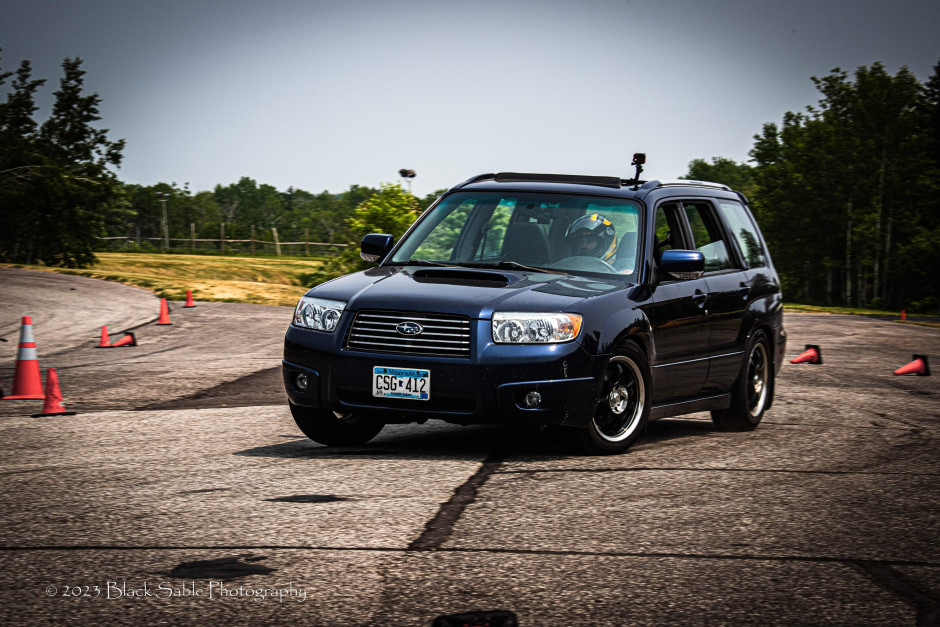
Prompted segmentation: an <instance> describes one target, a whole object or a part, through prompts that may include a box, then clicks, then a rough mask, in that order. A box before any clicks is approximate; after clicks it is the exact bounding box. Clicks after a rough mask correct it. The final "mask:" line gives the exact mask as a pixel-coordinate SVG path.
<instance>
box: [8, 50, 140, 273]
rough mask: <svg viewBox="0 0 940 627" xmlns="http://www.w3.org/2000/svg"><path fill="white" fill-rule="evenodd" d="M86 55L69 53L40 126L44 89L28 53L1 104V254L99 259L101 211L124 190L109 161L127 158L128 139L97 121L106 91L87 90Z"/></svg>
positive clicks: (30, 259) (19, 258) (72, 263)
mask: <svg viewBox="0 0 940 627" xmlns="http://www.w3.org/2000/svg"><path fill="white" fill-rule="evenodd" d="M81 63H82V61H81V59H78V58H75V59H65V61H63V63H62V68H63V73H64V76H63V78H62V79H61V81H60V88H59V90H58V91H57V92H55V94H54V95H55V102H54V104H53V108H52V113H51V115H50V117H49V118H48V119H47V120H46V121H45V122H44V123H43V124H42V125H41V126H38V127H37V124H36V122H35V120H34V119H33V115H34V114H35V112H36V110H37V108H36V105H35V101H34V94H35V92H36V89H37V88H38V87H39V86H41V85H42V84H43V81H40V80H33V79H32V78H31V68H30V65H29V62H28V61H24V62H22V63H21V65H20V69H19V70H18V72H17V78H16V80H15V81H14V82H13V91H12V92H10V93H9V94H8V96H7V101H6V103H5V104H4V106H3V107H2V110H0V139H2V146H3V149H2V157H0V159H2V166H0V171H2V173H3V176H2V178H0V194H2V206H3V207H4V214H5V215H4V216H3V222H4V225H5V226H8V228H5V229H3V232H4V235H2V236H0V258H2V259H4V260H7V261H13V262H25V263H34V262H39V263H43V264H46V265H61V266H68V267H81V266H85V265H88V264H90V263H93V262H94V259H95V257H94V253H93V252H92V248H93V246H94V244H95V240H96V238H97V237H98V235H100V233H101V229H102V225H101V216H102V214H103V213H106V211H107V208H108V207H109V206H111V205H112V204H113V203H114V202H115V200H116V199H117V198H118V197H119V184H118V181H117V178H116V177H115V175H114V173H113V172H111V171H110V170H109V169H108V168H109V166H117V165H119V164H120V162H121V153H122V151H123V148H124V141H123V140H120V141H116V142H112V141H109V140H108V139H107V130H101V129H98V128H96V127H95V126H94V123H95V122H97V121H99V120H100V119H101V118H100V116H99V115H98V113H99V112H98V105H99V103H100V101H101V100H100V98H99V97H98V95H97V94H92V95H88V96H86V95H84V94H83V90H82V88H83V83H84V79H83V77H84V75H85V72H84V70H82V69H81Z"/></svg>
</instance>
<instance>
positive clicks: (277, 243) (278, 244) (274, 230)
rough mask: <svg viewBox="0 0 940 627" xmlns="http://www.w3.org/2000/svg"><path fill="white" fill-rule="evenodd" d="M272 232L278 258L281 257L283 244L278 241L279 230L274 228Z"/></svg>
mask: <svg viewBox="0 0 940 627" xmlns="http://www.w3.org/2000/svg"><path fill="white" fill-rule="evenodd" d="M271 232H272V233H273V234H274V252H276V253H277V256H278V257H280V256H281V243H280V242H279V241H277V229H276V228H274V227H273V226H272V227H271Z"/></svg>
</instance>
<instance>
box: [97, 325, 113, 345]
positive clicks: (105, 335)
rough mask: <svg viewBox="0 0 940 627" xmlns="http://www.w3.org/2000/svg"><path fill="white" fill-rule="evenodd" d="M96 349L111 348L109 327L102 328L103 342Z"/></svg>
mask: <svg viewBox="0 0 940 627" xmlns="http://www.w3.org/2000/svg"><path fill="white" fill-rule="evenodd" d="M95 348H111V338H110V337H108V327H107V325H104V326H102V327H101V340H100V341H99V342H98V346H96V347H95Z"/></svg>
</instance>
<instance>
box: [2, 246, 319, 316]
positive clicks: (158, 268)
mask: <svg viewBox="0 0 940 627" xmlns="http://www.w3.org/2000/svg"><path fill="white" fill-rule="evenodd" d="M97 256H98V263H97V264H95V265H94V266H93V267H91V268H86V269H83V270H72V269H68V268H48V267H44V266H24V265H11V264H2V265H4V266H7V267H16V268H28V269H31V270H45V271H49V272H59V273H62V274H76V275H80V276H88V277H93V278H96V279H106V280H108V281H117V282H119V283H125V284H127V285H135V286H137V287H142V288H145V289H148V290H151V291H153V292H154V293H155V294H156V295H157V296H160V297H161V298H168V299H170V300H183V299H184V298H185V297H186V290H187V289H191V290H192V291H193V298H195V299H196V300H208V301H223V302H240V303H257V304H261V305H286V306H289V307H293V306H294V305H296V304H297V299H299V298H300V297H301V296H302V295H303V293H304V292H305V291H307V289H309V288H310V287H312V285H313V279H312V277H313V275H314V273H315V272H316V271H317V269H318V268H319V267H320V266H321V265H322V264H323V258H319V259H318V258H314V257H304V258H291V257H215V256H207V255H164V254H160V253H153V254H148V253H97Z"/></svg>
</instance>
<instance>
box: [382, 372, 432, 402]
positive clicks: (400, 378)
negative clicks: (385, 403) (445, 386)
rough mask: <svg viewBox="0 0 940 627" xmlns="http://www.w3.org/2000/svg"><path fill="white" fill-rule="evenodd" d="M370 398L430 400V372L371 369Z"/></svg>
mask: <svg viewBox="0 0 940 627" xmlns="http://www.w3.org/2000/svg"><path fill="white" fill-rule="evenodd" d="M372 396H376V397H378V398H407V399H411V400H416V401H426V400H429V399H430V398H431V371H430V370H415V369H414V368H389V367H387V366H374V367H373V368H372Z"/></svg>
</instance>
